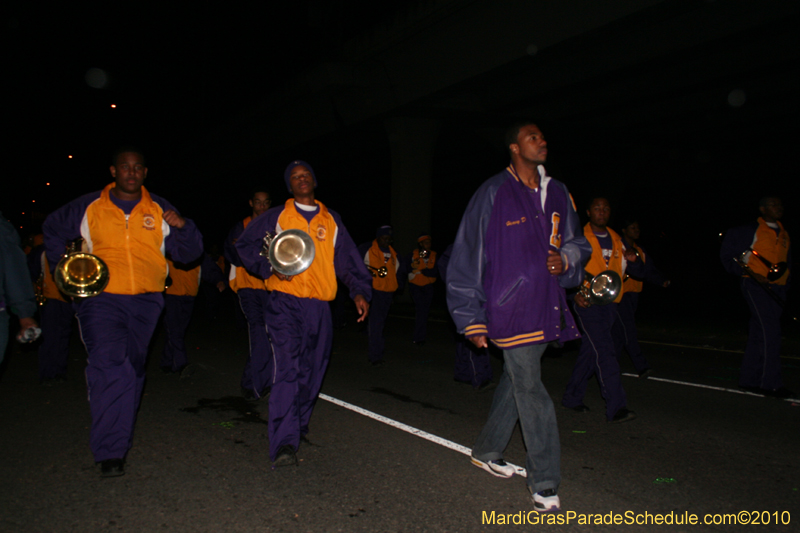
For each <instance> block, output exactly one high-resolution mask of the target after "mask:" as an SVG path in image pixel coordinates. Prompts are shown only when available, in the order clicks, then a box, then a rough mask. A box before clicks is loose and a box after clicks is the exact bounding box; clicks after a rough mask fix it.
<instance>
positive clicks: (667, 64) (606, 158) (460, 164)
mask: <svg viewBox="0 0 800 533" xmlns="http://www.w3.org/2000/svg"><path fill="white" fill-rule="evenodd" d="M166 4H167V3H162V5H158V6H150V5H148V4H141V3H127V2H120V3H112V4H108V5H106V6H103V8H102V11H98V10H96V9H92V8H90V7H76V6H75V5H73V4H72V3H69V4H62V6H61V7H56V8H52V9H48V10H46V11H45V10H43V9H41V8H40V7H37V6H36V5H34V4H33V3H18V2H14V3H12V5H10V6H6V7H4V8H3V10H2V16H3V43H4V50H5V51H6V53H5V54H4V56H5V60H4V62H3V63H4V72H5V75H4V79H5V83H4V87H5V88H6V91H4V92H5V93H6V99H5V100H6V102H5V103H6V105H5V109H4V124H5V125H6V126H7V127H6V130H7V132H8V135H7V136H9V135H10V136H11V140H10V141H7V142H6V143H5V145H4V146H5V161H10V162H11V166H10V169H6V172H5V178H4V180H3V189H2V194H1V195H0V209H2V211H3V214H4V215H5V216H6V217H7V218H8V219H10V220H11V221H12V222H13V223H14V224H15V225H17V226H23V229H22V230H21V232H22V233H23V234H25V233H26V232H27V231H28V230H34V231H35V229H36V226H37V223H39V222H40V219H41V216H42V215H41V214H45V213H47V212H49V211H51V210H53V209H55V208H57V207H59V206H60V205H63V204H64V203H66V202H68V201H70V200H72V199H74V198H76V197H77V196H80V195H81V194H84V193H87V192H91V191H94V190H98V189H100V188H102V187H103V186H104V185H105V184H106V183H108V182H109V181H110V177H109V174H108V166H109V154H110V152H111V150H112V149H113V148H114V147H115V146H117V145H119V144H122V143H125V144H127V143H131V144H134V145H136V146H140V147H141V148H142V149H143V151H145V152H146V157H147V161H148V167H149V169H150V171H149V175H148V181H147V182H146V184H145V185H146V186H147V187H148V188H149V189H150V190H152V191H153V192H155V193H156V194H159V195H161V196H164V197H165V198H167V199H168V200H169V201H170V202H172V203H173V204H175V205H176V206H177V207H178V208H179V209H180V210H181V211H182V213H183V214H184V215H186V216H188V217H190V218H193V219H194V220H196V221H197V223H198V225H199V227H200V229H201V231H202V232H203V234H204V235H205V236H206V240H207V241H208V242H207V244H210V243H211V242H219V241H220V240H221V239H222V237H223V236H224V234H225V233H227V231H228V229H229V228H230V227H231V226H232V225H233V224H234V223H235V222H236V220H238V219H241V218H243V217H244V216H246V215H247V214H248V208H247V205H246V194H247V192H248V191H249V190H250V189H251V188H252V187H253V186H254V185H256V184H259V183H260V184H263V185H265V186H266V187H267V188H269V189H270V190H271V191H272V192H273V196H274V199H275V200H276V201H277V202H281V201H283V200H285V199H286V197H287V194H286V191H285V187H284V185H283V182H282V174H283V169H284V167H285V165H286V164H287V163H288V162H289V161H291V160H292V159H295V158H299V159H305V160H307V161H309V162H310V163H311V164H312V165H313V166H314V167H315V170H316V172H317V174H318V176H319V182H320V188H319V190H318V193H317V195H318V198H319V199H321V200H322V201H323V202H325V203H326V205H329V206H331V207H333V208H334V209H336V210H337V211H339V212H340V213H341V214H342V216H343V219H344V221H345V224H346V225H347V226H348V229H349V230H350V232H351V234H352V235H353V237H354V239H355V241H356V243H359V242H362V241H365V240H367V239H370V238H371V237H372V236H373V232H374V228H375V227H376V226H378V225H381V224H385V223H388V222H389V209H388V204H389V195H390V190H391V181H390V180H391V170H390V169H391V159H390V158H391V150H390V146H389V143H388V139H387V137H386V132H385V130H384V128H383V126H382V119H383V118H386V117H379V118H378V119H376V120H374V121H367V122H365V123H360V124H350V125H347V126H345V127H342V128H341V130H340V131H336V132H335V133H326V134H324V135H321V136H320V137H318V138H316V139H313V140H311V141H308V142H305V143H303V144H300V145H297V146H294V147H292V148H290V149H285V150H278V151H274V150H269V149H268V147H265V151H264V156H263V158H261V159H259V160H249V161H242V162H241V163H239V164H231V163H230V161H229V160H228V159H227V158H226V157H224V155H225V154H222V153H220V147H219V145H218V143H217V142H216V141H215V139H216V136H215V133H217V132H218V130H219V129H220V128H222V127H223V126H225V125H227V124H229V123H231V122H232V121H235V118H236V117H241V116H247V115H248V113H250V112H251V110H252V109H255V108H256V106H257V105H258V102H259V101H260V100H261V99H262V98H263V96H264V95H265V94H269V93H271V92H274V91H277V90H281V88H284V87H286V86H287V84H290V83H291V80H292V79H293V75H294V73H296V72H297V71H298V70H302V69H303V68H306V67H309V66H310V65H314V64H316V63H318V62H320V61H323V60H325V59H326V57H327V56H328V55H329V54H330V53H331V51H332V50H335V49H336V48H337V47H338V46H341V45H342V43H345V42H346V41H347V40H348V39H351V38H352V37H353V36H357V35H359V34H360V33H361V32H365V31H368V30H369V29H370V28H373V27H375V26H376V25H380V24H385V23H387V21H390V20H392V17H394V16H396V14H397V12H402V11H403V10H405V9H411V8H413V7H414V6H416V5H418V4H424V2H408V3H405V4H403V6H401V7H397V6H395V5H393V4H391V3H386V5H381V3H377V4H375V3H367V2H343V1H333V0H332V1H329V2H321V1H314V0H307V1H298V2H291V3H286V4H282V5H280V7H274V6H275V5H276V4H274V3H268V2H228V3H222V2H210V1H206V2H194V3H190V4H184V3H181V7H175V6H169V5H166ZM701 4H709V5H710V4H713V2H708V1H707V0H705V1H704V0H698V1H696V2H691V1H671V2H665V3H664V5H663V6H661V7H660V8H659V9H653V10H650V11H649V12H647V14H646V15H642V17H645V16H646V17H647V19H644V18H643V19H642V20H640V21H636V23H637V24H641V23H642V22H643V21H646V22H647V23H650V24H657V23H658V17H660V16H667V15H669V14H670V13H671V12H675V11H678V10H681V9H687V10H688V9H689V8H690V7H693V6H695V5H701ZM771 4H772V3H771V2H765V3H763V6H764V7H763V9H766V10H768V9H770V5H771ZM721 23H722V22H721ZM797 23H798V16H797V11H795V12H794V15H793V16H792V17H788V18H785V17H784V18H783V19H782V20H780V21H774V22H770V23H765V24H764V25H762V26H760V27H758V28H757V29H756V30H755V31H749V32H747V34H746V35H744V34H733V35H732V36H731V37H730V38H729V39H728V40H727V41H726V40H720V41H718V42H715V43H713V44H711V45H708V46H706V47H704V48H702V49H698V48H697V47H695V48H689V49H686V50H674V51H672V52H670V53H668V54H664V55H663V56H661V57H659V58H657V59H655V60H653V61H651V62H648V63H645V64H639V65H634V66H629V67H627V68H612V67H611V66H610V65H612V64H613V62H614V61H613V59H614V58H613V57H608V58H607V60H608V63H609V67H608V70H607V71H605V72H601V73H600V74H598V75H596V76H594V77H593V78H592V79H591V80H589V81H588V82H584V83H583V84H581V83H576V84H575V85H574V86H571V87H570V88H569V89H568V90H565V91H560V92H559V94H558V95H543V98H544V97H546V98H547V101H548V102H567V104H569V105H566V106H565V107H564V109H565V110H564V111H559V112H555V111H553V112H549V113H542V114H544V115H545V116H544V117H543V120H541V121H539V125H540V127H541V129H542V130H543V131H544V133H545V135H546V137H547V139H548V142H549V161H548V170H549V171H550V173H551V175H553V177H555V178H558V179H561V180H562V181H564V182H565V183H567V184H568V186H569V188H570V190H571V191H572V192H573V195H574V197H575V199H576V201H577V202H578V204H579V212H581V214H583V211H584V210H585V205H586V204H587V203H588V201H589V200H590V199H591V198H592V197H593V196H595V195H603V196H607V197H609V199H610V200H611V203H612V209H613V212H612V226H613V225H614V223H615V222H617V223H620V222H621V220H622V218H624V217H625V216H634V217H636V218H638V219H639V220H640V222H641V224H642V230H643V233H642V242H643V243H644V244H645V246H647V247H648V248H649V249H650V251H651V252H652V255H653V257H655V258H656V260H657V264H659V265H660V266H661V267H662V270H665V271H666V272H667V273H668V274H669V275H670V276H671V277H672V278H673V279H674V280H676V288H675V290H674V291H673V293H672V294H673V296H670V297H664V296H660V293H657V291H655V290H654V291H652V292H653V293H654V295H655V296H654V297H653V301H654V302H656V303H658V302H661V303H663V304H664V305H665V306H666V308H668V309H669V310H670V312H677V311H675V310H681V311H680V312H686V313H687V314H691V313H692V312H696V313H701V314H702V312H704V311H705V310H706V309H707V307H706V306H704V305H696V304H697V301H698V299H699V298H700V299H706V298H713V299H715V300H719V301H722V302H723V303H724V302H725V301H728V300H730V301H731V302H733V301H737V302H738V300H736V299H738V298H739V296H738V294H736V293H735V292H736V291H735V281H734V280H730V279H728V278H726V277H725V275H724V273H723V271H722V268H721V266H720V264H719V260H718V258H717V255H716V254H717V253H718V246H719V233H720V232H721V231H724V229H725V228H727V227H730V226H733V225H738V224H741V223H745V222H748V221H750V220H753V219H754V218H755V216H756V215H757V211H756V205H757V200H758V197H760V196H761V195H762V194H765V193H768V192H769V193H775V194H779V195H781V196H782V197H783V201H784V205H785V206H786V217H785V220H784V223H785V224H786V225H787V227H788V228H789V229H790V231H792V230H794V228H796V224H795V221H796V220H797V214H796V213H797V207H798V206H797V202H796V198H797V195H796V192H795V191H796V186H795V185H794V181H795V179H796V176H797V165H796V163H795V158H796V153H798V150H797V148H796V146H797V143H798V140H800V139H798V137H799V136H798V133H797V128H796V123H797V118H798V109H799V108H800V106H798V97H799V96H800V94H799V93H798V89H799V88H800V84H799V83H798V66H799V65H800V62H799V61H798V55H797V52H789V51H788V50H790V49H791V48H794V49H795V50H797V49H800V46H793V45H798V44H800V43H798V42H797V40H798V39H797V37H796V36H795V34H796V31H793V30H792V29H791V28H795V29H796V28H797V27H798V26H797ZM479 31H480V28H476V32H479ZM697 31H703V28H691V29H690V28H688V27H687V36H688V35H689V32H697ZM787 36H788V37H787ZM467 37H468V36H467ZM590 37H591V36H588V37H577V38H575V39H572V40H571V41H570V42H568V43H565V44H564V45H562V46H560V47H554V49H553V50H545V51H543V52H542V53H541V54H539V55H537V56H535V57H531V58H529V59H526V60H524V61H518V62H517V63H516V64H513V65H508V66H506V67H505V68H503V69H498V70H497V71H496V72H491V73H488V74H487V75H486V76H487V79H488V78H492V79H495V80H496V79H506V80H508V83H513V82H514V80H515V79H518V76H519V75H520V73H524V72H532V73H536V75H547V73H548V72H549V71H548V69H550V71H553V69H556V68H570V63H569V62H568V58H570V57H573V56H574V54H578V53H581V52H582V48H581V47H582V46H584V43H587V42H588V41H587V39H589V38H590ZM687 38H688V37H687ZM582 39H583V40H582ZM585 46H588V44H585ZM754 53H758V54H762V55H763V56H764V57H763V58H764V60H763V62H760V61H758V60H756V61H754V60H753V58H752V57H749V56H748V54H754ZM570 54H573V55H572V56H571V55H570ZM419 61H420V62H421V63H424V62H425V61H426V59H425V58H424V57H420V58H419ZM739 61H742V62H745V63H747V64H749V65H754V66H752V67H748V68H742V69H741V70H738V71H736V70H735V69H731V70H729V71H728V72H727V73H725V74H722V75H720V76H718V77H711V78H709V77H708V76H705V77H704V76H702V75H700V73H702V72H703V71H704V70H708V69H713V68H714V67H715V66H718V65H719V64H721V63H726V62H730V63H731V64H735V63H737V62H739ZM759 65H760V66H759ZM90 69H100V70H99V71H91V70H90ZM536 69H539V70H536ZM92 73H94V74H92ZM659 76H672V77H674V76H685V77H686V79H687V80H689V81H688V82H687V83H685V84H683V85H682V86H681V89H680V90H677V89H676V90H672V92H669V91H666V90H661V89H660V87H659V84H658V79H659ZM695 77H696V78H697V81H696V82H694V81H692V80H694V79H695ZM621 80H623V81H624V82H625V83H624V84H623V85H620V83H621ZM92 85H94V86H92ZM620 86H622V87H630V92H629V93H628V92H625V91H624V90H620V88H619V87H620ZM606 87H607V88H608V91H606V92H607V93H608V92H611V91H612V90H613V91H614V92H616V93H619V94H616V95H614V96H613V97H609V96H602V97H601V96H599V94H600V93H601V92H603V90H604V88H606ZM471 90H472V91H473V92H474V93H476V94H484V95H486V94H490V91H491V90H492V87H491V85H489V84H488V83H487V82H486V81H485V80H482V79H476V80H474V81H473V82H472V88H471ZM439 96H442V95H439ZM112 104H113V105H116V106H117V107H116V108H112V107H111V106H112ZM552 108H554V107H553V106H551V109H552ZM541 110H542V109H541V108H539V107H537V106H536V105H535V102H534V101H529V102H524V101H523V102H521V101H516V100H514V101H509V102H508V103H507V104H504V105H500V104H498V105H496V106H495V107H493V108H491V109H485V110H484V111H483V112H480V113H467V112H464V113H461V114H459V113H458V112H451V113H448V114H446V115H440V116H437V118H440V119H441V120H442V129H441V134H440V137H439V140H438V141H437V144H436V148H435V151H434V161H433V170H434V176H435V178H434V182H433V214H432V226H433V227H432V228H431V231H432V233H433V235H434V240H435V247H436V248H440V249H443V248H444V247H445V246H446V245H447V244H448V243H449V242H451V241H452V239H453V237H454V235H455V231H456V229H457V226H458V223H459V220H460V216H461V213H462V212H463V209H464V207H465V206H466V203H467V202H468V200H469V198H470V196H471V195H472V193H473V192H474V190H475V189H476V188H477V186H478V185H479V184H480V183H481V182H482V181H484V180H485V179H487V178H488V177H489V176H491V175H493V174H495V173H496V172H498V171H500V170H501V169H502V168H503V167H504V166H505V165H506V164H507V162H508V158H507V152H506V151H505V149H504V148H503V146H502V143H501V142H499V141H498V142H491V141H490V140H489V139H487V137H486V135H485V134H484V135H476V131H477V130H481V131H483V132H486V131H496V132H497V135H498V137H499V135H501V132H502V129H503V126H504V125H505V124H507V123H508V121H509V119H510V118H512V117H514V116H517V115H519V114H523V115H524V116H531V117H532V118H537V119H538V118H539V117H538V116H534V115H532V114H531V112H533V113H537V112H541ZM69 155H72V156H73V158H72V159H69V158H68V156H69ZM46 183H50V185H49V186H48V185H46ZM33 200H36V202H35V203H33V202H32V201H33ZM273 205H275V204H273ZM23 212H24V213H25V215H23V214H22V213H23ZM37 213H39V215H37ZM794 235H797V233H796V231H795V232H794ZM797 238H800V237H797ZM396 244H397V248H398V249H400V250H401V251H405V250H407V249H408V248H409V246H410V245H409V243H396ZM732 287H733V288H732ZM660 298H661V299H660ZM736 305H739V304H738V303H737V304H736ZM741 305H742V306H743V304H741ZM653 307H656V305H655V304H654V305H653ZM689 308H691V309H690V310H685V309H689ZM795 309H796V306H795ZM684 310H685V311H684Z"/></svg>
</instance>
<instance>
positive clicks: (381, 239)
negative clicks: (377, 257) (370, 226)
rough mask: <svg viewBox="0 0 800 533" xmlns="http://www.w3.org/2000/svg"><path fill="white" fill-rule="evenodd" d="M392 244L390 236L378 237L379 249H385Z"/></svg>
mask: <svg viewBox="0 0 800 533" xmlns="http://www.w3.org/2000/svg"><path fill="white" fill-rule="evenodd" d="M390 244H392V236H391V235H381V236H380V237H378V246H380V247H381V248H386V247H387V246H389V245H390Z"/></svg>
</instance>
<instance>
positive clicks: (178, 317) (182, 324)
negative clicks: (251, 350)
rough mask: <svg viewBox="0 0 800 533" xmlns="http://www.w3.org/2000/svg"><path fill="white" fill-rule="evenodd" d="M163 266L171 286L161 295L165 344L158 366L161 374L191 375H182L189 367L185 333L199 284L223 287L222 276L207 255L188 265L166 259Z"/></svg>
mask: <svg viewBox="0 0 800 533" xmlns="http://www.w3.org/2000/svg"><path fill="white" fill-rule="evenodd" d="M201 261H202V262H201ZM167 263H168V264H169V277H170V279H171V280H172V284H171V285H170V286H169V287H167V290H166V291H165V294H164V330H165V333H166V337H167V340H166V342H165V343H164V351H163V352H162V354H161V363H160V366H161V370H162V371H163V372H164V373H165V374H181V375H182V376H183V375H184V374H186V373H189V372H191V369H189V370H187V371H186V373H184V372H183V370H184V369H185V368H186V366H187V365H188V364H189V359H188V358H187V355H186V330H187V329H188V328H189V322H190V321H191V319H192V311H193V310H194V302H195V298H196V297H197V293H198V292H199V291H200V282H201V281H205V282H206V283H209V284H212V285H217V284H221V283H224V276H223V274H222V271H221V270H220V269H219V267H217V265H216V263H215V262H214V260H213V259H211V257H210V256H209V255H208V254H203V256H202V258H201V259H197V260H195V261H194V262H192V263H191V264H189V265H186V264H184V263H175V262H174V261H172V259H171V258H167ZM223 287H224V285H223Z"/></svg>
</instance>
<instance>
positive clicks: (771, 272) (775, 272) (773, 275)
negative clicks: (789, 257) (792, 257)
mask: <svg viewBox="0 0 800 533" xmlns="http://www.w3.org/2000/svg"><path fill="white" fill-rule="evenodd" d="M748 252H749V253H751V254H752V255H753V257H755V258H757V259H758V260H759V261H761V262H762V263H763V264H764V266H766V267H767V279H768V280H770V281H777V280H779V279H781V277H783V275H784V274H785V273H786V269H787V268H789V265H788V264H787V263H786V262H783V261H781V262H780V263H775V264H772V263H771V262H770V261H769V260H768V259H767V258H766V257H764V256H763V255H761V254H760V253H758V252H757V251H755V250H753V249H752V248H750V249H748V250H745V251H744V253H743V254H742V261H743V262H744V259H745V256H746V255H747V253H748Z"/></svg>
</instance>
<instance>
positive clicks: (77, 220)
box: [42, 191, 100, 272]
mask: <svg viewBox="0 0 800 533" xmlns="http://www.w3.org/2000/svg"><path fill="white" fill-rule="evenodd" d="M99 197H100V191H98V192H94V193H90V194H87V195H85V196H81V197H80V198H78V199H76V200H73V201H72V202H70V203H68V204H67V205H64V206H62V207H60V208H59V209H57V210H55V211H53V212H52V213H50V215H48V217H47V218H46V219H45V220H44V224H43V225H42V233H43V234H44V248H45V253H46V254H47V262H48V264H49V265H50V271H51V272H55V270H56V265H58V262H59V261H61V256H63V255H64V252H65V251H66V248H67V243H69V242H70V241H74V240H75V239H77V238H78V237H80V236H81V222H82V221H83V216H84V214H85V213H86V208H87V207H88V206H89V204H91V203H92V202H94V201H95V200H97V199H98V198H99Z"/></svg>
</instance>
